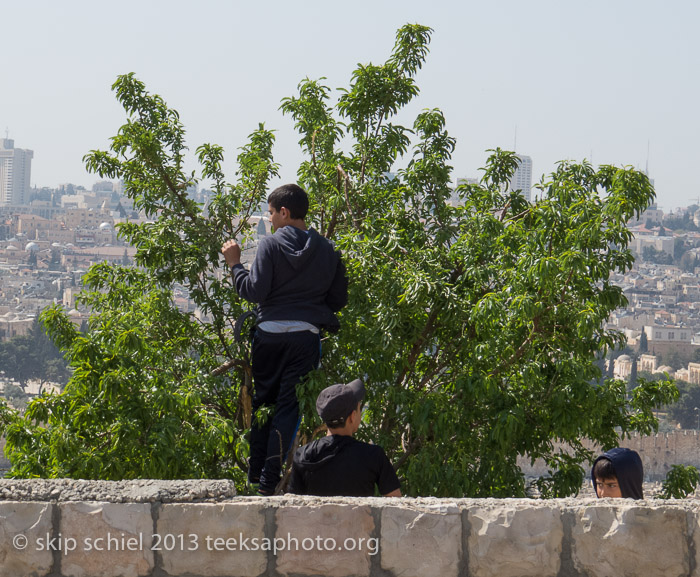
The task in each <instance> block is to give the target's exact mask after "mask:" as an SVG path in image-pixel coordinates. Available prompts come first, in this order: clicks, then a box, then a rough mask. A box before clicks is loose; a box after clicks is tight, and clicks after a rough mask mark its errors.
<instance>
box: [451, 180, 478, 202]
mask: <svg viewBox="0 0 700 577" xmlns="http://www.w3.org/2000/svg"><path fill="white" fill-rule="evenodd" d="M466 184H479V179H478V178H458V179H457V186H456V187H455V188H453V189H452V194H451V195H450V200H448V203H449V204H450V205H452V206H459V205H460V204H461V203H462V199H461V198H460V197H459V195H458V194H457V187H459V186H462V185H466Z"/></svg>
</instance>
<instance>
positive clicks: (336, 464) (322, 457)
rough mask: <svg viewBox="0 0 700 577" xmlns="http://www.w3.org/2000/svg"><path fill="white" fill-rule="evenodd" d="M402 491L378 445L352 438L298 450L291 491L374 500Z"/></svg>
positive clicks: (335, 438) (340, 437)
mask: <svg viewBox="0 0 700 577" xmlns="http://www.w3.org/2000/svg"><path fill="white" fill-rule="evenodd" d="M375 486H376V487H377V488H378V489H379V494H380V495H386V494H388V493H391V492H392V491H395V490H396V489H398V488H400V486H401V485H400V483H399V479H398V477H397V476H396V472H395V471H394V468H393V467H392V466H391V463H390V462H389V459H388V458H387V456H386V453H384V449H382V448H381V447H379V446H378V445H370V444H368V443H363V442H362V441H358V440H356V439H354V438H352V437H350V436H345V435H332V436H327V437H323V438H322V439H318V440H316V441H313V442H311V443H309V444H308V445H304V446H303V447H301V448H299V449H297V452H296V453H295V455H294V465H293V467H292V474H291V477H290V481H289V487H288V489H287V491H288V492H289V493H295V494H297V495H319V496H322V497H373V496H374V495H375V492H374V489H375Z"/></svg>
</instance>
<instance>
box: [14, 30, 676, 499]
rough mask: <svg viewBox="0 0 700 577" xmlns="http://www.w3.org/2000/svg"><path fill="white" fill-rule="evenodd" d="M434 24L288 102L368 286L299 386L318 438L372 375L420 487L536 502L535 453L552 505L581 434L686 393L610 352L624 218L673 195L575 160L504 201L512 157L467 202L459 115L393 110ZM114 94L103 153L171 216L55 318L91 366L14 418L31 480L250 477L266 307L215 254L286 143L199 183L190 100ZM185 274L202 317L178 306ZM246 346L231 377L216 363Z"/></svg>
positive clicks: (128, 226) (314, 186) (308, 183)
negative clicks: (253, 402)
mask: <svg viewBox="0 0 700 577" xmlns="http://www.w3.org/2000/svg"><path fill="white" fill-rule="evenodd" d="M430 34H431V30H430V29H429V28H426V27H424V26H420V25H408V26H405V27H403V28H401V29H400V30H399V31H398V33H397V38H396V44H395V46H394V50H393V52H392V54H391V56H390V57H389V59H388V60H387V61H386V62H384V63H383V64H381V65H374V64H368V65H362V66H360V67H358V69H357V70H356V71H355V72H354V73H353V75H352V78H351V81H350V84H349V86H348V87H347V88H345V89H342V90H340V92H339V93H338V94H337V98H336V97H335V96H334V95H333V94H332V92H331V90H330V89H329V88H328V87H327V86H325V85H324V84H323V81H322V79H321V80H311V79H306V80H304V81H302V82H301V83H300V85H299V91H298V94H297V95H295V96H293V97H290V98H286V99H284V100H283V102H282V107H281V108H282V111H283V112H284V113H285V114H286V115H288V116H289V117H291V118H292V120H293V121H294V123H295V126H296V129H297V130H298V132H299V135H300V141H299V143H300V146H301V148H302V150H303V152H304V153H305V155H306V160H304V162H302V164H301V165H300V166H299V171H298V178H299V181H300V183H301V184H302V185H303V186H304V187H305V188H306V189H307V191H308V192H309V194H310V201H311V211H310V214H309V223H310V224H312V225H313V226H314V227H316V228H317V229H318V230H319V231H320V232H321V234H323V235H325V236H326V237H328V238H330V239H333V240H334V241H335V243H336V244H337V246H339V247H340V248H341V249H342V250H343V253H344V258H345V262H346V265H347V268H348V274H349V277H350V279H351V286H350V295H349V303H348V306H347V307H346V308H345V309H344V310H343V311H342V318H341V325H342V328H341V331H340V332H339V333H338V335H336V336H333V337H332V338H330V339H327V340H326V341H325V342H324V356H323V368H322V369H320V370H319V371H317V372H315V373H313V374H312V375H311V376H310V378H309V379H308V380H307V381H305V382H304V383H302V384H301V385H300V386H299V387H298V390H297V391H298V395H299V397H300V404H301V409H302V413H303V417H304V424H303V426H302V441H303V440H308V439H309V438H310V437H311V436H312V435H313V434H314V431H315V430H316V428H317V426H318V425H319V424H320V423H319V421H318V417H317V416H316V415H315V411H314V401H315V398H316V395H317V393H318V391H319V390H320V389H321V388H322V387H324V386H326V385H327V384H329V383H332V382H342V381H349V380H351V379H353V378H356V377H358V376H361V377H363V378H364V379H365V380H366V382H367V383H368V401H369V410H368V412H367V414H366V417H365V419H366V422H365V425H364V427H363V428H362V429H360V436H361V437H364V438H368V439H369V438H371V439H372V440H374V441H375V442H377V443H379V444H381V445H382V446H384V448H385V449H386V451H387V453H388V454H389V455H390V457H391V459H392V461H393V462H394V464H395V466H396V467H397V469H398V471H399V474H400V475H401V477H402V479H403V488H404V490H405V492H406V493H408V494H412V495H420V494H423V495H437V496H461V495H468V496H522V495H524V494H525V493H526V483H525V479H524V476H523V474H522V472H521V471H520V469H519V468H518V466H517V462H516V460H517V458H518V456H520V455H529V456H530V457H531V458H532V459H535V458H539V457H541V458H543V459H544V460H545V462H546V463H547V465H548V466H549V467H550V469H551V475H550V476H549V477H548V478H546V479H543V480H541V481H540V483H539V489H540V491H541V493H542V494H543V495H545V496H556V495H567V494H572V493H575V492H576V491H577V490H578V488H579V487H580V485H581V480H582V476H583V469H582V466H581V463H582V462H584V461H585V460H590V458H591V457H592V455H591V454H590V452H589V451H588V450H586V449H585V447H584V446H583V443H582V439H583V438H590V439H593V440H594V441H596V442H597V443H599V444H601V445H603V446H604V447H610V446H614V445H617V444H618V442H619V440H618V431H620V432H621V434H622V435H623V436H624V435H626V434H629V433H631V432H632V431H638V432H641V433H649V432H651V431H653V430H654V429H655V427H657V421H656V418H655V417H654V414H653V409H654V408H655V407H657V406H659V405H661V404H666V403H669V402H670V401H671V400H673V399H674V398H675V395H676V394H677V390H676V389H675V386H674V385H673V384H672V383H669V382H667V381H657V382H646V381H643V380H640V383H639V385H638V386H637V387H636V388H635V389H634V390H633V391H631V392H630V393H628V392H627V391H626V388H625V383H624V382H622V381H618V380H613V379H605V380H601V369H600V367H599V366H597V365H596V364H595V361H596V359H599V358H601V356H604V355H605V353H606V352H607V351H608V350H609V349H613V348H615V347H619V346H621V345H623V344H624V338H623V336H622V335H621V334H619V333H617V332H614V331H607V330H605V329H604V328H603V327H604V322H605V321H606V319H607V318H608V316H609V315H610V313H611V312H612V311H613V310H615V309H616V308H617V307H619V306H624V305H625V304H626V299H625V297H624V295H623V293H622V291H621V289H620V288H619V287H617V286H615V285H614V284H612V283H611V282H610V280H609V279H610V275H611V274H612V273H615V272H624V271H627V270H629V269H630V268H631V266H632V263H633V256H632V254H631V252H630V251H629V249H628V244H629V241H630V239H631V234H630V232H629V230H628V229H627V227H626V224H625V223H626V222H627V221H629V220H630V219H631V218H632V217H633V216H635V215H636V216H637V217H638V216H639V214H641V212H642V211H643V210H644V209H645V208H646V207H647V206H648V205H649V203H650V202H651V201H652V200H653V199H654V191H653V188H652V186H651V184H650V183H649V180H648V178H647V177H646V176H645V175H644V174H642V173H640V172H638V171H635V170H633V169H631V168H616V167H613V166H601V167H598V168H597V169H596V168H594V167H593V166H591V165H590V164H588V163H586V162H583V163H581V164H577V163H571V162H562V163H560V164H559V165H558V167H557V169H556V171H555V172H554V173H553V174H551V175H549V176H548V177H546V178H544V179H543V181H542V182H541V183H540V184H539V185H538V188H539V189H540V193H539V194H538V197H539V198H538V200H537V201H536V202H534V203H529V202H528V201H527V200H526V199H525V198H524V197H523V196H522V194H520V193H519V192H505V191H506V190H507V184H508V182H509V181H510V179H511V177H512V175H513V172H514V170H515V168H516V166H517V162H518V160H517V157H516V156H515V155H514V153H511V152H507V151H503V150H500V149H496V150H493V151H491V153H492V154H491V156H490V157H489V160H488V161H487V164H486V166H485V168H484V171H483V179H482V181H481V182H480V183H479V184H470V185H464V186H461V187H459V188H458V190H457V191H456V193H457V195H458V196H459V198H460V203H459V204H458V205H457V206H452V205H451V204H448V202H447V200H448V199H449V198H450V197H452V196H453V193H454V192H455V191H453V190H452V187H451V184H450V182H451V167H450V165H449V163H450V159H451V155H452V153H453V151H454V148H455V146H456V143H455V141H454V139H453V138H452V137H451V136H449V134H448V132H447V130H446V121H445V118H444V116H443V114H442V113H441V112H440V111H439V110H436V109H431V110H424V111H423V112H421V113H420V114H419V115H418V116H417V117H416V119H415V121H414V122H413V125H412V126H411V127H406V126H403V125H401V124H399V123H398V122H397V121H396V118H397V114H398V113H399V112H400V111H401V110H402V108H403V107H405V106H406V105H407V104H408V103H409V102H411V101H412V100H413V98H414V97H415V96H416V95H417V94H418V86H417V83H416V80H415V77H416V75H417V73H418V72H419V70H420V68H421V67H422V65H423V63H424V60H425V58H426V55H427V52H428V45H429V42H430ZM114 88H115V90H116V93H117V98H118V99H119V100H120V102H121V103H122V105H123V106H124V108H125V110H126V112H127V115H128V121H127V124H125V125H124V126H123V127H122V128H121V129H120V131H119V133H118V135H117V136H115V137H114V138H113V140H112V146H111V150H110V151H109V152H93V153H91V154H90V155H88V157H87V164H88V167H89V168H90V169H91V170H93V171H95V172H97V173H98V174H99V175H100V176H102V177H107V178H111V179H123V181H124V186H125V194H126V195H127V196H129V197H130V198H131V199H132V200H133V202H134V205H135V207H136V208H137V209H139V210H142V211H144V212H145V213H146V214H147V215H148V216H149V218H150V219H151V222H149V223H145V224H135V223H125V224H122V225H121V226H120V229H119V233H120V235H121V236H122V237H123V238H124V239H126V240H127V241H128V242H130V243H131V244H132V245H133V246H135V247H136V249H137V252H136V255H135V259H134V260H135V264H136V265H137V267H138V268H134V269H125V268H123V267H120V266H117V265H107V264H100V265H96V266H94V267H92V269H91V270H90V272H89V273H88V275H87V277H86V279H85V286H86V291H85V293H84V295H83V297H82V298H83V303H84V305H85V306H87V307H89V308H90V309H91V310H92V311H94V312H93V316H92V318H91V321H90V330H89V332H88V333H87V334H85V335H82V334H80V333H78V332H77V331H76V330H75V329H74V328H73V326H72V325H71V324H70V323H69V322H68V321H67V319H66V317H65V315H64V314H63V312H62V311H61V310H60V308H58V307H54V308H52V309H50V310H49V311H47V313H45V314H44V315H43V319H44V322H45V323H46V325H47V326H48V328H49V332H50V334H51V335H52V336H53V338H54V339H55V340H56V341H57V342H58V343H59V344H60V345H61V347H62V348H63V349H64V350H65V351H66V353H67V355H68V357H69V359H70V361H71V365H72V367H73V370H74V371H75V372H74V376H73V378H72V379H71V382H70V383H69V385H68V386H67V387H66V391H65V393H63V395H60V396H50V395H46V396H44V397H42V398H41V399H40V400H38V401H35V402H33V403H32V404H31V405H30V406H29V407H28V410H27V413H26V416H25V417H24V418H20V417H18V416H17V415H13V414H11V413H7V412H5V413H4V414H3V419H4V421H5V422H6V423H8V424H7V425H6V426H5V430H6V435H7V446H8V450H9V455H10V457H11V460H12V463H13V469H12V471H11V474H12V475H15V476H28V475H42V476H47V475H48V476H83V477H92V478H96V477H99V478H125V477H137V476H152V477H185V476H219V475H228V476H234V477H236V478H238V479H241V480H242V477H243V476H242V474H241V473H240V470H241V469H242V468H245V453H246V449H247V447H246V444H245V441H244V440H243V435H244V433H245V428H246V424H247V422H248V420H247V416H246V410H245V407H246V402H245V400H246V391H247V384H246V383H247V380H246V370H245V369H246V367H245V363H241V362H238V363H236V360H237V359H241V358H244V357H245V350H244V348H243V347H242V346H241V345H240V344H238V343H237V342H236V340H235V339H234V336H233V334H232V330H231V329H232V326H233V321H234V319H235V318H236V317H237V316H238V315H239V314H240V313H241V312H242V311H243V310H245V305H244V304H243V303H241V302H240V301H239V299H238V297H237V295H236V293H235V290H233V287H232V284H231V280H230V278H229V277H228V275H227V274H226V273H225V272H224V273H223V274H222V271H221V270H220V269H219V253H218V250H219V247H220V245H221V242H222V240H223V239H225V238H230V237H239V238H241V237H244V238H245V237H247V236H249V235H250V230H251V229H250V226H249V217H250V215H251V214H252V212H253V211H254V210H257V208H258V207H259V206H260V203H261V202H264V198H265V189H266V185H267V183H268V181H269V179H270V178H271V177H272V176H273V175H274V174H275V173H276V169H277V167H276V165H275V164H274V163H273V161H272V157H271V149H272V142H273V138H272V134H271V133H270V132H269V131H267V130H266V129H264V127H262V126H261V127H260V128H259V129H258V130H257V131H256V132H254V133H253V135H252V136H251V139H250V142H249V143H248V144H247V145H245V146H244V147H243V148H242V149H241V152H240V154H239V156H238V171H237V182H236V183H234V184H231V183H228V182H227V181H226V179H225V177H224V174H223V168H222V163H223V151H222V150H221V149H220V148H219V147H217V146H214V145H208V144H207V145H202V146H200V147H199V148H198V149H197V158H198V161H199V164H200V167H201V169H200V172H199V173H198V174H195V173H185V171H184V168H183V159H184V151H185V141H184V129H183V128H182V125H181V124H180V120H179V117H178V115H177V113H176V112H175V111H173V110H171V109H169V108H167V106H166V105H165V103H164V102H163V100H162V99H161V98H160V97H158V96H155V95H151V94H149V93H148V92H147V91H146V89H145V87H144V85H143V84H142V83H140V82H139V81H138V80H136V79H135V78H134V77H133V75H127V76H123V77H120V78H119V79H118V81H117V82H116V83H115V86H114ZM399 164H401V165H403V166H405V168H403V169H401V170H398V171H395V166H397V165H399ZM392 171H393V172H395V174H394V175H393V176H390V175H389V173H390V172H392ZM200 178H205V179H208V180H211V181H212V182H213V183H214V186H213V197H212V200H211V203H210V204H209V206H208V213H207V216H206V217H205V216H204V215H203V213H202V207H200V206H199V205H197V204H196V203H195V202H194V201H192V200H191V199H189V198H188V197H187V195H186V194H185V191H186V190H187V188H188V187H190V186H192V185H194V184H197V182H198V181H199V179H200ZM175 283H177V284H181V285H184V286H185V287H186V288H187V289H188V291H189V294H190V297H191V298H192V300H193V301H194V302H195V303H196V304H197V306H198V308H199V311H200V312H201V314H199V315H197V316H193V315H188V314H185V313H182V312H180V311H178V310H177V309H176V308H175V307H174V306H173V305H172V300H171V298H170V295H171V291H172V287H173V285H174V284H175ZM202 319H204V320H202ZM227 359H228V360H230V361H231V362H230V363H229V365H232V366H233V367H234V371H233V372H232V373H229V374H228V375H216V374H215V373H217V371H216V370H215V368H216V367H217V366H218V365H220V364H221V363H222V361H224V360H227ZM557 441H561V442H564V443H566V444H568V446H569V450H563V449H562V450H560V449H556V448H555V446H558V445H555V442H557Z"/></svg>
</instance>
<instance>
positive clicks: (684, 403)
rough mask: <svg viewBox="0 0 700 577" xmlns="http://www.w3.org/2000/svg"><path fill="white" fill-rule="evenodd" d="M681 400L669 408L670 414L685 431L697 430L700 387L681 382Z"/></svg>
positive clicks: (679, 384)
mask: <svg viewBox="0 0 700 577" xmlns="http://www.w3.org/2000/svg"><path fill="white" fill-rule="evenodd" d="M678 388H679V390H680V399H679V400H678V402H676V403H673V404H672V405H670V406H669V410H668V412H669V414H670V415H671V417H672V418H673V419H675V420H676V421H678V423H679V424H680V425H681V427H683V428H684V429H695V428H697V426H698V416H700V386H698V385H693V384H690V383H684V382H679V383H678Z"/></svg>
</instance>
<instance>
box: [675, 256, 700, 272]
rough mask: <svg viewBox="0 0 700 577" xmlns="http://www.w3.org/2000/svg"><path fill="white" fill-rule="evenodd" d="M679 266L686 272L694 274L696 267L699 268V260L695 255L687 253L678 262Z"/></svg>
mask: <svg viewBox="0 0 700 577" xmlns="http://www.w3.org/2000/svg"><path fill="white" fill-rule="evenodd" d="M678 266H679V268H681V269H682V270H684V271H685V272H693V271H694V270H695V267H696V266H698V258H697V256H695V253H692V252H686V253H684V254H683V256H682V257H681V258H680V259H679V261H678Z"/></svg>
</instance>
